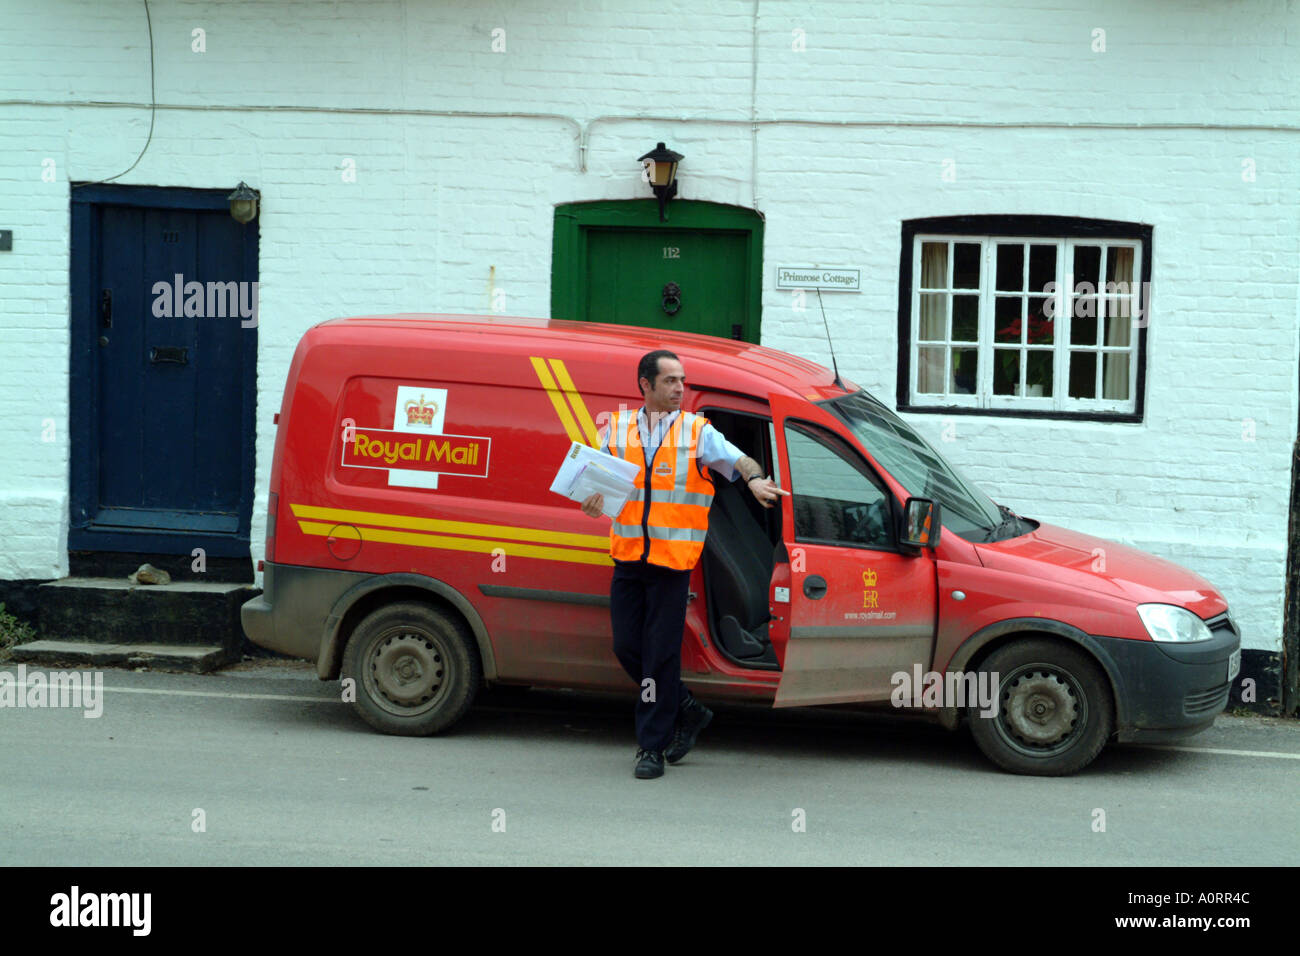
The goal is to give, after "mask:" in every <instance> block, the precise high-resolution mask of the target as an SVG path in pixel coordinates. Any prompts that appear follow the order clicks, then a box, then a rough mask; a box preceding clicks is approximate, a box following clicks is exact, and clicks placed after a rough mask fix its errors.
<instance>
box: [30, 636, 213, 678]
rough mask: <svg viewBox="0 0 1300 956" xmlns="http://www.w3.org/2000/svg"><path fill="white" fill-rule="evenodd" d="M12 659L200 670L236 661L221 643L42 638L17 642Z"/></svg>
mask: <svg viewBox="0 0 1300 956" xmlns="http://www.w3.org/2000/svg"><path fill="white" fill-rule="evenodd" d="M11 659H12V660H13V661H15V662H16V663H19V664H39V665H40V666H42V667H57V666H60V665H76V666H83V667H84V666H91V667H154V668H158V669H160V670H177V671H188V672H190V673H195V674H202V673H206V672H207V671H212V670H216V669H217V668H218V667H224V666H225V665H226V664H232V663H234V662H235V661H238V660H239V658H238V656H236V657H235V658H234V659H231V657H230V655H229V653H228V652H227V650H226V649H225V648H224V647H221V646H220V645H214V646H211V647H204V646H201V645H194V644H104V643H101V642H98V641H95V642H91V641H66V640H50V639H42V640H39V641H29V642H28V643H26V644H19V645H18V646H16V647H15V648H14V649H13V651H12V654H11Z"/></svg>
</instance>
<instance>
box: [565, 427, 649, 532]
mask: <svg viewBox="0 0 1300 956" xmlns="http://www.w3.org/2000/svg"><path fill="white" fill-rule="evenodd" d="M636 473H637V466H636V465H635V464H633V463H632V462H630V461H627V460H625V459H622V458H616V457H614V456H613V455H608V454H606V453H605V452H602V451H601V450H600V449H598V448H592V447H591V446H590V445H584V444H582V443H581V442H576V441H575V442H574V443H573V444H572V445H570V446H569V451H568V453H567V454H565V456H564V461H563V462H561V463H560V470H559V471H557V472H556V473H555V480H554V481H553V482H551V491H553V492H555V493H556V494H557V495H564V497H566V498H568V499H569V500H570V501H578V502H582V501H586V500H587V499H588V498H590V497H591V496H592V495H593V494H602V495H604V496H605V507H604V508H603V509H601V510H602V512H603V513H604V514H607V515H609V517H611V518H614V517H616V516H617V515H618V513H619V512H620V511H622V510H623V506H624V505H625V504H627V499H628V498H629V497H630V496H631V494H632V492H633V491H634V490H635V489H636Z"/></svg>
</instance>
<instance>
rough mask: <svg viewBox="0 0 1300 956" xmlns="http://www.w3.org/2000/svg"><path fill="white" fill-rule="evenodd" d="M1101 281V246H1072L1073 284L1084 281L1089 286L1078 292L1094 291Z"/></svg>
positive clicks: (1076, 285) (1076, 284)
mask: <svg viewBox="0 0 1300 956" xmlns="http://www.w3.org/2000/svg"><path fill="white" fill-rule="evenodd" d="M1100 281H1101V246H1075V247H1074V284H1075V287H1076V288H1077V287H1078V285H1079V283H1080V282H1086V283H1087V284H1088V286H1089V288H1086V289H1079V291H1080V292H1096V291H1097V285H1098V283H1099V282H1100Z"/></svg>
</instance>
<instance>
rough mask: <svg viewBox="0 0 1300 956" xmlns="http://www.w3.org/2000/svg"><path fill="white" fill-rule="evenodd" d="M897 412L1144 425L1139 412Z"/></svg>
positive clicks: (936, 408)
mask: <svg viewBox="0 0 1300 956" xmlns="http://www.w3.org/2000/svg"><path fill="white" fill-rule="evenodd" d="M897 411H899V412H912V413H915V414H918V415H985V416H992V417H995V418H1051V419H1057V420H1059V421H1080V422H1128V423H1132V424H1141V423H1142V416H1141V415H1140V414H1138V413H1137V412H1089V411H1077V412H1067V411H1059V410H1057V409H1053V408H1023V409H1022V408H973V407H972V406H970V405H899V406H898V408H897Z"/></svg>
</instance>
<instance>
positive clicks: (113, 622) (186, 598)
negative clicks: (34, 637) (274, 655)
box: [36, 578, 260, 661]
mask: <svg viewBox="0 0 1300 956" xmlns="http://www.w3.org/2000/svg"><path fill="white" fill-rule="evenodd" d="M258 593H260V592H259V591H258V589H257V588H254V587H251V586H249V585H246V584H234V583H224V582H212V581H201V582H200V581H173V582H172V583H171V584H134V583H132V582H130V581H127V580H125V579H123V578H63V579H61V580H58V581H50V582H48V583H46V584H42V585H41V586H40V587H39V588H37V589H36V605H37V621H36V624H37V628H38V629H39V631H40V633H41V635H42V637H44V638H46V639H49V640H55V641H62V642H73V643H79V644H104V645H124V646H139V645H159V646H175V645H182V646H194V647H201V648H212V647H217V648H221V649H223V651H224V653H225V655H226V657H227V658H228V659H229V660H231V661H237V660H239V659H240V650H241V646H242V645H243V642H244V635H243V628H242V627H241V625H240V619H239V608H240V606H241V605H242V604H243V603H244V602H245V601H247V600H249V599H251V598H253V597H255V596H257V594H258Z"/></svg>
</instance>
